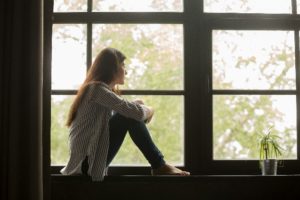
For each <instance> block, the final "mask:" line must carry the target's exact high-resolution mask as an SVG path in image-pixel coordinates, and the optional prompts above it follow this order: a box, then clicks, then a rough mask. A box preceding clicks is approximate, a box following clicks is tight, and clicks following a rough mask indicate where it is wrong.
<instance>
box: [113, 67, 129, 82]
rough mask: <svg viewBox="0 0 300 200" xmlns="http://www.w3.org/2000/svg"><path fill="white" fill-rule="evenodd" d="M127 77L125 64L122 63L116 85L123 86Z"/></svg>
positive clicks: (116, 77) (117, 74)
mask: <svg viewBox="0 0 300 200" xmlns="http://www.w3.org/2000/svg"><path fill="white" fill-rule="evenodd" d="M125 75H126V69H125V63H124V62H122V63H121V64H120V66H119V68H118V71H117V73H116V76H115V80H114V82H115V84H119V85H123V84H124V82H125Z"/></svg>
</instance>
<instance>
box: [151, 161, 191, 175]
mask: <svg viewBox="0 0 300 200" xmlns="http://www.w3.org/2000/svg"><path fill="white" fill-rule="evenodd" d="M151 174H152V175H179V176H189V175H190V172H187V171H183V170H181V169H178V168H177V167H174V166H171V165H168V164H165V165H163V166H161V167H160V168H157V169H152V170H151Z"/></svg>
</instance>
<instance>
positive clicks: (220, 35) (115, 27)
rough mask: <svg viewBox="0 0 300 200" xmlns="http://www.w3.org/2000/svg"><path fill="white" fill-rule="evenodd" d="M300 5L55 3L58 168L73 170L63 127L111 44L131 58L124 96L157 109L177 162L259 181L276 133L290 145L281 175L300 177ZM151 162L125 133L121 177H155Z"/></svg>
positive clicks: (207, 0)
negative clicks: (262, 156)
mask: <svg viewBox="0 0 300 200" xmlns="http://www.w3.org/2000/svg"><path fill="white" fill-rule="evenodd" d="M299 6H300V3H299V1H297V0H274V1H272V3H270V1H268V0H230V1H228V0H226V1H225V0H223V1H222V0H218V1H217V0H193V1H188V0H166V1H158V0H139V1H135V0H73V1H71V0H69V1H62V0H54V8H53V22H52V23H53V26H52V40H51V43H52V64H50V63H49V65H48V66H47V67H48V69H51V70H50V71H51V74H49V77H46V79H45V80H49V81H48V82H46V84H48V85H51V98H50V97H48V96H46V97H45V99H46V101H51V108H48V107H45V108H44V109H45V110H47V109H48V111H49V112H45V113H46V114H47V113H50V110H51V115H50V114H47V116H45V119H46V120H47V123H49V124H51V128H49V130H48V134H49V138H51V139H49V140H51V164H52V168H53V169H60V168H61V167H62V165H63V164H65V163H66V162H67V158H68V130H67V129H66V127H65V126H64V123H65V119H66V115H67V112H68V109H69V106H70V104H71V102H72V99H73V98H74V95H75V94H76V89H77V88H78V87H79V85H80V84H81V83H82V81H83V80H84V78H85V75H86V71H87V70H88V67H89V66H90V65H91V63H92V61H93V59H94V57H95V56H96V54H97V53H98V52H99V51H100V50H101V49H103V48H104V47H106V46H112V47H115V48H118V49H120V50H121V51H122V52H124V53H125V54H126V56H127V60H126V65H127V70H128V76H127V79H126V84H125V85H124V86H122V87H121V90H122V93H123V96H124V97H125V98H127V99H134V98H141V99H144V100H145V101H146V103H148V104H150V105H152V106H154V107H155V110H156V114H155V118H154V120H153V122H152V123H151V124H149V129H150V132H151V134H152V137H153V139H154V140H155V142H156V144H157V145H158V147H159V148H160V149H161V150H162V152H163V153H164V154H165V157H166V159H167V161H169V162H170V163H172V164H174V165H177V166H180V167H183V168H186V169H188V170H190V171H191V172H192V173H193V174H260V170H259V167H258V161H257V160H258V159H259V154H258V152H259V151H258V148H259V147H258V142H257V136H258V134H264V133H266V131H267V130H268V128H270V127H272V131H274V132H276V133H277V134H279V135H280V136H281V141H280V142H281V144H282V145H283V147H284V149H285V151H284V153H283V155H282V156H281V159H283V160H284V167H282V168H279V173H282V174H292V173H299V169H300V168H299V167H300V161H299V151H300V148H299V145H298V144H299V136H298V135H299V130H298V129H299V128H298V127H299V126H298V121H299V120H298V113H299V112H300V110H299V105H300V102H299V95H300V92H299V84H300V79H299V78H300V77H299V67H300V66H299V65H300V64H299V46H300V45H299V41H300V35H299V26H298V24H297V23H298V22H297V21H298V20H299V19H300V16H299V15H298V14H299V10H300V9H299ZM298 18H299V19H298ZM50 80H51V81H50ZM49 88H50V87H49ZM45 94H48V93H47V92H46V93H45ZM49 127H50V126H49ZM49 142H50V141H49ZM55 166H56V167H55ZM146 166H148V163H147V161H146V160H145V159H144V158H143V156H142V155H141V154H140V152H139V151H138V149H137V148H136V147H135V146H134V145H133V143H132V141H131V140H130V138H128V137H127V138H126V139H125V142H124V145H123V146H122V147H121V150H120V151H119V153H118V154H117V156H116V158H115V159H114V161H113V163H112V167H111V169H112V171H111V173H131V174H139V173H146V172H148V171H147V168H146ZM121 171H122V172H121Z"/></svg>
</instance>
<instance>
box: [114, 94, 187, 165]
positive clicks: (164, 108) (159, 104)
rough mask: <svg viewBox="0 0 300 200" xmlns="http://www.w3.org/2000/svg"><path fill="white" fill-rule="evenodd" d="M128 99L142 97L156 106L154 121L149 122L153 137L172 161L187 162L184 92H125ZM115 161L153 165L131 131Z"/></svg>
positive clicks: (177, 162)
mask: <svg viewBox="0 0 300 200" xmlns="http://www.w3.org/2000/svg"><path fill="white" fill-rule="evenodd" d="M124 98H127V99H131V100H134V99H142V100H143V101H144V103H145V104H146V105H150V106H152V107H153V108H154V110H155V113H154V116H153V119H152V121H151V122H150V123H149V124H148V125H147V126H148V128H149V131H150V134H151V137H152V139H153V141H154V143H155V144H156V145H157V147H158V148H159V149H160V151H161V152H162V153H163V155H164V156H165V159H166V161H167V162H168V163H170V164H173V165H181V166H183V164H184V163H183V160H184V158H183V155H184V154H183V153H184V151H183V149H184V146H183V143H184V139H183V131H184V111H183V97H182V96H124ZM112 165H147V166H148V165H149V163H148V162H147V160H146V159H145V158H144V156H143V155H142V154H141V152H140V151H139V150H138V148H137V147H136V146H135V145H134V143H133V142H132V140H131V138H130V137H129V135H127V136H126V138H125V141H124V143H123V145H122V146H121V148H120V151H119V152H118V154H117V155H116V157H115V159H114V160H113V162H112Z"/></svg>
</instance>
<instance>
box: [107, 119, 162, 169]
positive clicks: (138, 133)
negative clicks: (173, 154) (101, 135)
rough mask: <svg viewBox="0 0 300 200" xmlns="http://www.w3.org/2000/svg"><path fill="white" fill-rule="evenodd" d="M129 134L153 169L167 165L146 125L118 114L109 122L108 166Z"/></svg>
mask: <svg viewBox="0 0 300 200" xmlns="http://www.w3.org/2000/svg"><path fill="white" fill-rule="evenodd" d="M127 132H129V135H130V137H131V139H132V140H133V142H134V143H135V145H136V146H137V147H138V148H139V150H140V151H141V152H142V153H143V155H144V156H145V158H146V159H147V160H148V162H149V163H150V165H151V168H152V169H156V168H159V167H161V166H162V165H164V164H165V161H164V156H163V155H162V153H161V152H160V151H159V149H158V148H157V147H156V145H155V144H154V142H153V141H152V138H151V136H150V133H149V131H148V129H147V127H146V125H145V123H144V122H141V121H137V120H134V119H131V118H127V117H124V116H122V115H120V114H118V113H116V114H114V115H113V116H112V117H111V119H110V121H109V134H110V135H109V149H108V155H107V166H108V165H109V164H110V163H111V161H112V160H113V158H114V157H115V155H116V154H117V152H118V151H119V149H120V147H121V145H122V143H123V141H124V138H125V136H126V133H127Z"/></svg>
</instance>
